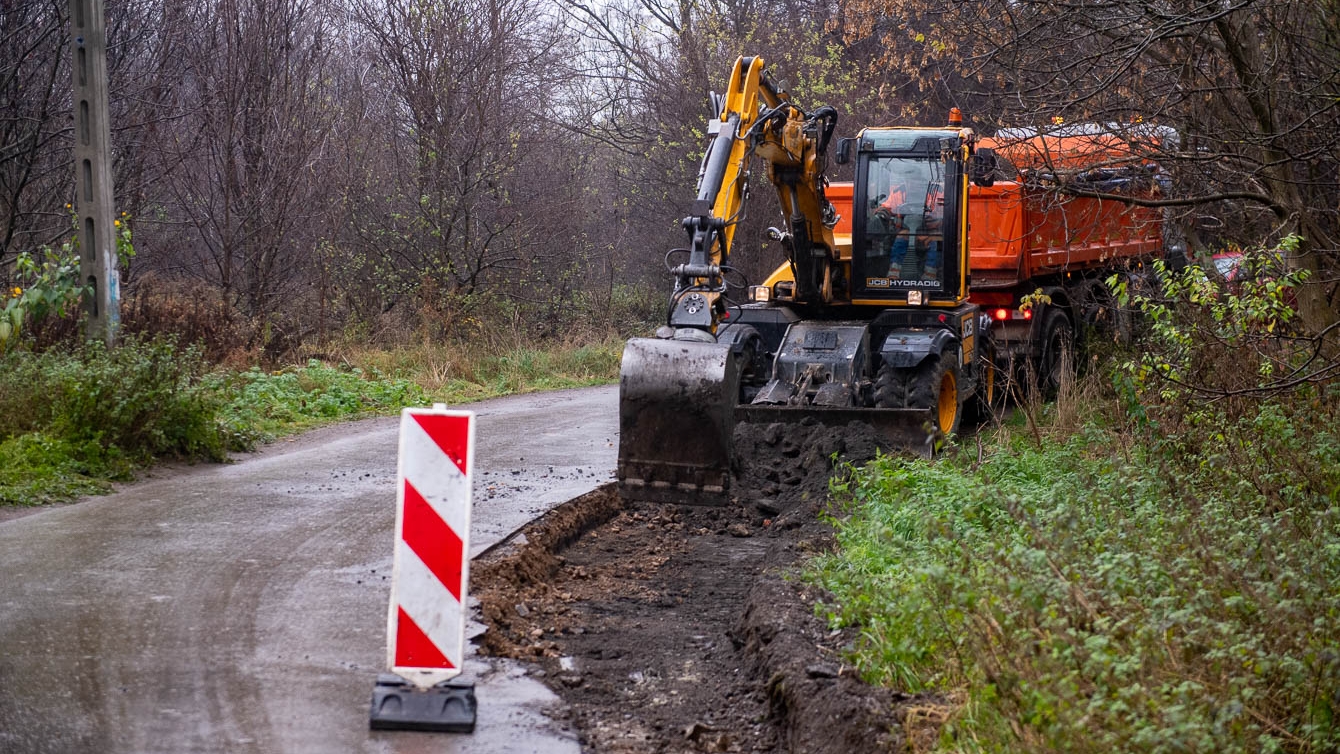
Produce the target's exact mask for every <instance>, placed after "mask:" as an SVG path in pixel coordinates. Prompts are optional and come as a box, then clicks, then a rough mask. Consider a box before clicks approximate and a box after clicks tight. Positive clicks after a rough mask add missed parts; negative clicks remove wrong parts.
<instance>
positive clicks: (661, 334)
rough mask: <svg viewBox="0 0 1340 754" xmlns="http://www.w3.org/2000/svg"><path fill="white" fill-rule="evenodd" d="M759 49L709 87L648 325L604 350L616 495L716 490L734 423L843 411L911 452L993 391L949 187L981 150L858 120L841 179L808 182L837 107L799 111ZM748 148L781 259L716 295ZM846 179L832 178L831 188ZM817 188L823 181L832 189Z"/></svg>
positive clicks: (979, 173) (716, 499) (714, 500)
mask: <svg viewBox="0 0 1340 754" xmlns="http://www.w3.org/2000/svg"><path fill="white" fill-rule="evenodd" d="M763 68H764V62H763V60H762V59H760V58H757V57H754V58H740V59H739V60H738V61H736V63H735V66H734V69H733V70H732V72H731V76H730V81H729V85H728V87H727V89H726V91H725V93H724V94H722V95H713V98H712V104H713V109H714V111H715V113H716V116H717V117H715V118H713V119H712V120H711V121H710V122H709V126H708V145H707V149H706V153H705V155H704V157H703V161H702V167H701V170H700V172H699V176H698V193H697V197H696V199H695V201H694V203H693V207H692V210H691V214H690V216H689V217H687V218H684V220H683V221H682V224H683V226H684V228H685V230H686V231H687V233H688V236H689V245H688V247H687V249H681V250H678V252H679V253H678V254H675V253H672V254H670V255H667V259H670V260H672V261H673V265H672V266H671V272H672V274H673V276H674V280H675V286H674V292H673V294H672V295H671V299H670V306H669V314H668V320H667V323H666V325H664V326H663V327H661V328H659V329H658V331H657V333H656V337H653V338H634V339H632V340H630V341H629V342H628V344H627V346H626V347H625V349H624V352H623V361H622V366H621V370H620V381H619V385H620V395H619V431H620V435H619V465H618V481H619V489H620V493H621V494H622V495H623V496H624V497H625V498H627V499H634V500H648V501H655V502H669V503H686V504H707V505H723V504H727V503H728V502H729V501H730V499H731V497H732V490H731V487H730V483H731V465H732V458H733V450H734V443H733V441H732V437H733V435H734V433H735V431H736V428H737V426H738V425H742V424H743V426H757V425H760V424H764V423H772V422H784V423H787V424H794V423H796V422H805V423H814V422H821V423H823V424H826V425H842V426H845V425H846V424H847V423H848V422H850V421H852V420H857V421H861V422H865V423H868V424H870V425H872V426H873V427H875V428H876V429H877V430H878V431H879V432H880V433H881V434H882V435H883V436H884V437H885V438H886V440H887V441H888V442H889V444H890V445H891V446H895V447H901V448H908V449H912V450H919V451H926V450H928V449H929V448H931V447H932V446H933V444H934V443H935V442H936V441H938V440H939V439H940V438H942V437H943V436H945V435H948V434H952V433H954V432H955V431H957V429H958V426H959V421H960V417H961V416H962V415H963V413H964V411H965V409H968V408H971V407H972V404H970V401H972V402H976V403H982V404H989V402H990V401H991V400H992V399H993V398H994V395H993V393H994V388H995V367H994V355H995V354H994V349H993V347H992V343H991V341H990V321H989V319H987V318H986V317H985V315H984V314H983V313H982V312H981V311H980V310H979V308H978V307H977V306H976V305H974V304H971V303H969V302H968V252H967V250H968V245H967V242H968V233H967V230H968V228H967V204H968V201H967V199H968V182H969V178H970V177H971V178H972V179H973V180H975V181H976V182H978V183H980V184H981V185H989V184H990V180H991V174H992V171H993V169H994V162H993V159H992V157H993V156H992V155H991V153H990V151H989V150H985V149H983V150H977V149H976V137H975V135H974V134H973V132H972V131H971V130H970V129H966V128H963V127H962V123H961V117H960V118H955V115H956V112H955V113H954V114H951V118H950V123H949V125H947V126H946V127H943V128H867V129H864V130H862V131H861V132H860V133H859V134H858V135H857V136H856V137H854V138H848V139H841V140H839V141H838V142H837V152H836V154H835V160H836V161H837V162H838V163H839V164H847V163H850V162H852V161H854V162H855V173H856V177H855V181H854V182H853V183H852V184H851V186H850V188H849V189H848V188H847V187H846V186H845V185H844V186H842V189H841V192H838V191H836V190H835V191H834V193H835V196H834V197H833V198H836V199H838V202H837V203H838V204H840V205H841V206H842V209H844V210H847V211H848V212H849V213H850V217H842V214H841V213H839V211H838V207H836V206H835V203H834V201H832V200H830V197H829V196H828V194H827V191H828V190H829V183H828V179H827V177H826V175H825V170H826V169H827V160H828V157H827V153H828V147H829V145H830V142H831V141H832V137H833V133H834V130H835V128H836V125H837V111H836V110H834V109H833V108H831V107H821V108H818V109H817V110H815V111H814V112H812V113H810V112H806V111H805V110H803V109H802V108H801V107H800V106H798V105H796V104H795V103H794V102H792V100H791V97H790V96H789V95H788V94H787V93H786V92H785V91H783V90H782V89H780V88H779V87H777V86H776V85H774V84H773V83H772V82H771V81H770V80H769V78H768V77H767V75H766V74H765V73H764V71H763ZM755 159H761V160H762V161H763V162H764V163H765V164H766V166H767V176H768V180H769V181H770V182H771V183H772V185H773V186H774V187H775V189H776V191H777V196H778V199H779V200H780V203H781V209H782V214H783V218H784V220H785V228H784V229H777V228H773V229H770V231H769V234H770V236H771V237H772V238H773V239H774V240H776V241H779V242H780V243H781V244H782V245H783V247H784V248H785V250H786V254H787V261H786V263H785V264H783V265H781V266H780V267H779V268H778V269H777V270H776V271H775V272H774V273H773V274H772V275H771V276H770V277H769V278H768V279H767V280H765V281H764V282H763V283H762V284H761V285H756V286H750V287H748V290H747V302H740V303H735V302H732V301H731V300H730V299H729V298H728V293H729V292H730V286H729V285H728V283H727V277H728V276H730V275H731V272H732V269H731V266H730V257H731V251H732V243H733V240H734V235H735V230H736V226H737V223H738V221H739V219H740V217H741V215H742V212H743V209H744V206H745V202H746V199H747V186H748V178H749V169H750V167H751V165H752V164H753V162H754V160H755ZM848 192H849V193H848ZM837 193H842V194H843V195H842V196H841V197H837V196H836V194H837Z"/></svg>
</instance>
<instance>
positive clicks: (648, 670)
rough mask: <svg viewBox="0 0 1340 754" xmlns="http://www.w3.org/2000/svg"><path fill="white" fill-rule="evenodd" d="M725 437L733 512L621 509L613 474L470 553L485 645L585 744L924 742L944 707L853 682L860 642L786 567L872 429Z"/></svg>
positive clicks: (833, 747) (881, 745)
mask: <svg viewBox="0 0 1340 754" xmlns="http://www.w3.org/2000/svg"><path fill="white" fill-rule="evenodd" d="M757 429H758V428H755V430H757ZM736 443H737V455H738V457H741V458H743V459H745V461H744V462H742V463H740V464H739V465H738V467H737V468H736V469H735V476H736V482H735V486H734V489H735V490H737V492H738V493H739V494H738V496H737V500H736V501H735V503H734V504H733V505H731V506H726V507H721V508H702V507H692V506H668V505H656V504H650V503H641V502H629V501H624V500H621V499H620V498H619V497H618V495H617V494H616V492H615V491H614V486H613V485H608V486H606V487H603V488H601V489H598V490H596V491H594V492H592V493H590V494H588V495H585V496H583V497H580V498H577V499H575V500H572V501H569V502H568V503H566V504H564V505H563V506H561V507H559V508H557V509H555V510H554V511H552V512H551V513H550V514H548V515H546V516H545V517H543V518H542V519H540V520H539V521H537V522H535V523H534V524H532V525H531V526H530V527H528V528H527V529H525V530H524V531H523V532H522V534H521V535H520V536H518V537H516V538H515V539H514V540H512V541H511V542H509V543H506V544H505V545H504V546H502V547H500V548H498V549H496V550H494V551H492V552H490V553H487V554H485V555H484V556H482V557H480V558H478V559H476V561H475V563H474V565H472V572H471V589H472V591H473V593H474V595H475V596H476V597H477V598H478V599H479V602H480V612H481V614H482V619H483V622H484V623H485V625H486V626H487V630H486V631H485V633H484V634H483V635H482V636H480V637H478V638H477V639H476V642H477V643H478V644H479V651H480V652H481V653H484V654H494V655H501V656H507V657H514V658H521V659H526V660H530V661H533V662H534V663H536V664H537V665H538V667H537V668H536V669H535V671H534V673H535V674H536V675H538V676H540V677H542V678H543V679H544V680H545V682H546V683H547V684H548V685H549V686H550V687H552V688H553V689H554V691H555V692H556V693H558V694H559V696H560V697H562V699H563V700H564V702H565V703H566V707H567V708H568V709H569V710H570V713H571V715H572V723H573V725H574V727H575V728H576V730H577V731H578V734H579V736H580V738H581V742H582V746H583V748H584V749H585V750H587V751H594V752H618V753H620V754H624V753H629V754H631V753H634V752H637V753H641V752H704V751H706V752H775V751H782V752H785V751H790V752H823V753H827V752H832V754H839V753H842V754H851V753H854V752H877V751H918V750H922V749H924V748H927V747H928V745H929V744H930V743H932V742H933V741H934V739H935V736H936V735H937V733H938V727H939V723H940V722H942V721H943V719H944V711H945V710H946V709H947V706H946V705H945V704H944V703H943V700H941V699H938V698H934V697H925V696H911V695H906V694H901V693H898V692H896V691H893V690H889V689H881V688H873V687H871V686H868V685H867V684H864V683H862V682H861V681H860V680H859V679H858V678H857V677H856V676H855V675H854V672H853V670H852V668H851V667H850V666H849V665H847V664H846V663H845V662H844V660H843V656H844V650H845V649H846V648H848V647H849V646H850V643H851V642H852V641H853V640H854V636H852V635H851V634H850V633H848V632H833V631H829V630H828V629H827V627H826V626H825V624H824V622H823V621H822V620H821V619H819V618H817V617H816V616H815V609H814V606H815V604H816V602H820V601H822V600H823V598H824V595H823V594H821V593H820V592H819V591H818V590H816V589H815V588H814V587H811V586H808V585H806V584H805V583H803V581H802V580H801V579H799V578H797V575H798V571H799V566H800V564H801V562H802V561H803V559H804V558H806V557H808V556H810V555H812V554H814V553H817V552H820V551H822V550H824V549H826V548H829V547H831V546H832V544H833V538H832V531H831V529H830V528H829V527H828V526H827V525H826V524H825V523H823V522H822V521H821V520H820V513H821V512H822V511H823V510H824V509H825V506H826V505H827V504H828V495H827V490H828V480H829V479H830V477H831V476H832V475H833V473H834V463H835V461H834V459H835V458H837V459H840V460H841V461H851V462H859V461H863V460H866V459H868V458H870V457H873V455H874V453H875V448H876V447H877V445H878V442H877V440H876V439H875V437H874V435H873V433H872V432H871V431H870V430H869V429H868V428H865V427H863V426H862V425H857V424H853V425H851V426H850V427H848V428H838V429H835V428H827V427H821V426H818V425H807V426H791V427H789V428H787V429H783V428H781V427H780V426H769V427H765V428H762V430H761V431H753V432H750V433H748V436H747V437H742V436H737V437H736ZM839 468H840V467H839Z"/></svg>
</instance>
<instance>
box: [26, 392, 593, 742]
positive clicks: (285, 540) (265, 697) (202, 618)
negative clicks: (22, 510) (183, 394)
mask: <svg viewBox="0 0 1340 754" xmlns="http://www.w3.org/2000/svg"><path fill="white" fill-rule="evenodd" d="M617 402H618V389H617V387H614V386H609V387H601V388H591V389H586V390H572V391H562V392H557V393H547V394H541V395H533V396H517V397H511V398H504V399H499V400H494V401H486V402H483V403H478V404H474V405H473V406H470V407H469V408H472V409H473V410H475V411H476V412H477V413H478V416H479V419H478V425H477V435H476V442H477V447H476V451H475V458H476V469H477V473H476V475H475V496H474V510H473V522H472V529H471V552H472V554H477V553H479V552H480V551H481V550H483V549H484V548H486V547H488V546H489V545H490V544H492V543H494V542H497V541H498V540H499V539H501V538H502V537H504V536H506V535H507V534H508V533H510V532H512V531H513V530H515V529H516V528H517V527H519V526H521V525H522V524H524V523H525V522H527V521H529V520H530V519H532V518H534V517H535V516H537V515H539V514H540V513H542V512H544V511H545V510H548V509H549V508H551V507H553V506H555V505H557V504H559V503H561V502H563V501H564V500H567V499H569V498H572V497H575V496H577V495H580V494H582V493H584V492H587V491H589V490H591V489H594V488H595V487H596V486H598V485H600V484H602V483H604V482H606V481H608V480H609V479H611V478H612V476H613V471H614V465H615V455H616V446H617V441H618V440H617V436H616V433H617V427H618V424H617V422H618V409H617ZM397 425H398V418H394V417H392V418H383V419H372V420H367V421H362V422H356V423H353V424H346V425H341V426H338V427H328V428H325V429H322V430H318V431H315V432H312V433H309V434H307V435H304V436H302V437H300V438H296V439H293V440H291V441H288V442H281V443H278V444H277V445H275V446H271V447H269V448H267V449H265V450H264V451H262V452H260V453H256V454H252V455H249V456H246V457H243V458H242V459H241V460H239V462H237V463H235V464H229V465H210V466H199V467H194V468H189V469H186V470H182V471H177V470H173V471H168V472H160V478H158V479H149V480H147V481H142V482H139V483H136V484H134V485H131V486H129V487H127V488H125V489H124V490H122V491H120V492H118V493H116V494H113V495H109V496H106V497H100V498H94V499H91V500H89V501H86V502H83V503H79V504H77V505H70V506H65V507H60V508H52V509H47V510H43V511H42V512H40V513H36V514H33V515H27V516H23V517H21V518H13V519H11V520H8V521H3V522H0V752H6V753H8V752H174V753H175V752H436V751H444V752H457V751H467V750H468V751H471V752H526V751H536V752H563V751H572V752H576V751H577V750H578V746H577V743H576V740H575V737H574V736H573V735H572V734H571V733H570V732H568V731H565V730H563V729H562V728H561V727H560V726H559V725H558V724H555V723H553V722H552V721H550V720H549V718H548V717H546V716H545V715H544V714H543V710H544V709H545V708H546V706H547V705H551V704H553V703H554V702H555V701H556V698H555V697H553V696H552V694H550V693H549V692H548V691H547V690H546V689H544V687H543V686H541V685H539V684H538V683H537V682H535V681H534V680H532V679H529V678H527V677H525V676H524V674H523V673H522V672H521V671H520V669H519V668H517V667H514V666H510V665H507V664H504V663H501V662H485V661H483V659H481V658H475V659H472V660H471V661H470V662H469V663H468V664H467V667H466V677H473V678H474V679H475V680H476V682H477V689H476V693H477V695H478V699H479V717H478V723H477V727H476V731H475V733H474V734H473V735H466V736H463V735H451V734H427V733H402V732H376V733H374V732H371V731H369V730H368V702H369V699H370V697H371V692H372V686H373V682H374V680H375V678H376V675H377V673H378V672H379V671H380V670H381V669H382V665H383V663H384V662H385V655H386V649H385V631H386V609H387V601H388V598H389V586H390V582H389V580H388V579H389V576H390V571H391V544H392V541H391V540H392V536H393V527H394V517H395V511H394V507H395V452H396V430H397Z"/></svg>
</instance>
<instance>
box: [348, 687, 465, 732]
mask: <svg viewBox="0 0 1340 754" xmlns="http://www.w3.org/2000/svg"><path fill="white" fill-rule="evenodd" d="M475 708H476V703H475V685H474V684H473V683H470V682H468V681H461V680H459V679H453V680H450V681H443V682H442V683H439V684H437V685H436V686H434V687H432V688H431V689H428V690H426V691H425V690H421V689H419V688H417V687H415V686H414V685H413V684H411V683H409V682H408V681H406V680H405V679H403V678H401V677H400V676H398V675H393V674H390V673H383V674H381V675H379V676H377V685H376V686H374V687H373V688H372V715H371V718H370V722H369V724H370V726H371V728H372V729H373V730H426V731H436V732H446V733H473V732H474V729H475Z"/></svg>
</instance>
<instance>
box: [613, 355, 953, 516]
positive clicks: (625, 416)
mask: <svg viewBox="0 0 1340 754" xmlns="http://www.w3.org/2000/svg"><path fill="white" fill-rule="evenodd" d="M736 359H737V356H736V355H735V354H734V353H732V351H731V349H730V347H729V346H726V345H719V344H716V343H705V342H697V341H681V340H659V339H652V338H635V339H633V340H630V341H628V344H627V345H626V346H625V347H624V352H623V363H622V367H621V369H620V374H619V471H618V477H619V493H620V494H621V495H622V496H623V497H624V498H625V499H630V500H647V501H651V502H659V503H677V504H681V505H726V504H727V503H728V502H729V501H730V497H731V495H732V490H731V488H730V485H731V466H732V462H733V461H735V460H736V459H735V455H736V448H735V446H734V443H733V441H732V435H733V434H734V432H735V427H736V425H737V424H740V423H747V424H749V425H751V426H757V427H759V428H760V431H761V430H762V427H764V426H766V425H768V424H774V423H783V424H796V425H800V424H805V425H815V424H820V425H823V426H829V427H839V428H841V427H846V426H847V425H848V424H849V423H851V422H853V421H856V422H861V423H863V424H865V425H867V426H870V427H872V428H873V429H874V430H875V432H876V433H877V434H878V436H879V437H880V439H881V440H882V441H883V444H884V445H885V446H886V447H887V448H888V449H890V450H898V451H902V452H910V453H915V454H918V455H924V456H929V455H930V454H931V452H932V451H933V443H934V440H935V437H934V430H933V429H932V424H933V421H934V420H933V417H932V413H931V411H930V410H924V409H891V408H827V407H819V406H766V405H740V403H739V395H740V371H741V370H740V365H739V364H737V362H736ZM738 462H739V463H747V462H748V461H747V460H745V459H740V460H739V461H738ZM735 492H737V493H739V494H748V491H747V490H738V491H735Z"/></svg>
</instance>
